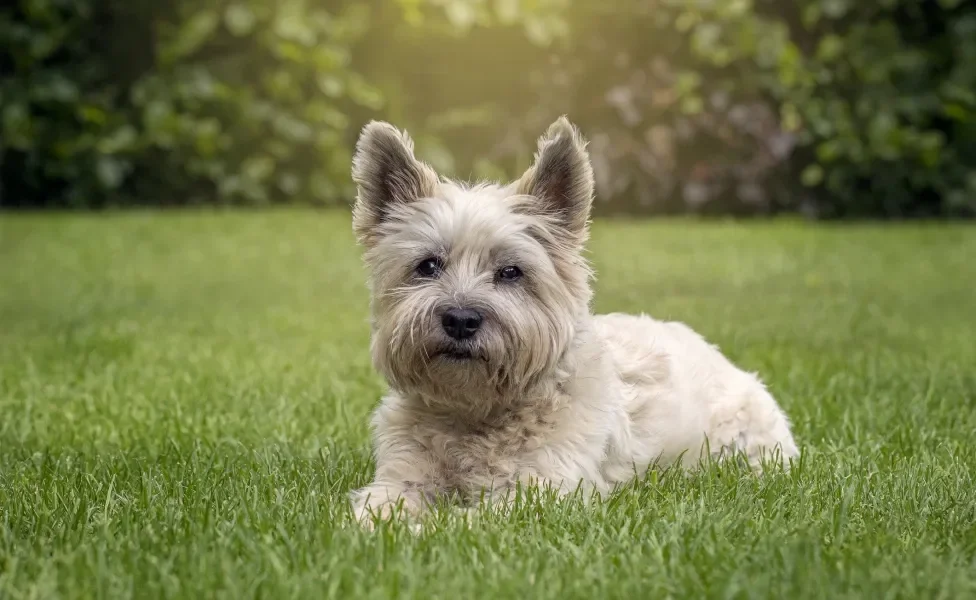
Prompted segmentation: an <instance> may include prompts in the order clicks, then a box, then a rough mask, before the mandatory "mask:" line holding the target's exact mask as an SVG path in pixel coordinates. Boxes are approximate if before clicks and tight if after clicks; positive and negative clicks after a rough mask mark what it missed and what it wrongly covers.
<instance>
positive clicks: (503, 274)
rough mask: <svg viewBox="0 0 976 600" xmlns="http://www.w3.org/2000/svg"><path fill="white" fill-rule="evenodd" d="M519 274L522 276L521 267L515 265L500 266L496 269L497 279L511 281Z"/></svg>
mask: <svg viewBox="0 0 976 600" xmlns="http://www.w3.org/2000/svg"><path fill="white" fill-rule="evenodd" d="M521 276H522V269H520V268H518V267H515V266H509V267H502V268H501V269H499V270H498V278H499V279H504V280H507V281H513V280H515V279H518V278H519V277H521Z"/></svg>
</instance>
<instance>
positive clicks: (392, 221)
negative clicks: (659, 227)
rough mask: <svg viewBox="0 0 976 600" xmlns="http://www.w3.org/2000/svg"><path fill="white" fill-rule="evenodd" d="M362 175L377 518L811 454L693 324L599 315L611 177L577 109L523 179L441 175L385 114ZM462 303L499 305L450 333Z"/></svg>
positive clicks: (357, 506)
mask: <svg viewBox="0 0 976 600" xmlns="http://www.w3.org/2000/svg"><path fill="white" fill-rule="evenodd" d="M353 177H354V179H355V181H356V183H357V185H358V189H359V195H358V199H357V202H356V206H355V209H354V213H353V226H354V230H355V232H356V234H357V236H358V238H359V240H360V242H361V244H362V245H363V246H364V248H365V261H366V264H367V267H368V270H369V273H370V288H371V291H372V296H371V310H372V334H373V335H372V355H373V361H374V364H375V365H376V368H377V369H378V370H379V371H380V372H381V373H382V374H383V376H384V377H385V378H386V379H387V381H388V382H389V385H390V392H389V394H388V395H387V396H386V397H385V398H383V400H382V402H381V404H380V406H379V408H378V409H377V410H376V412H375V414H374V417H373V423H372V425H373V441H374V451H375V456H376V477H375V481H374V482H373V483H372V484H371V485H369V486H367V487H365V488H363V489H361V490H357V491H355V492H353V494H352V502H353V508H354V510H355V513H356V516H357V518H359V519H360V520H362V521H363V522H366V523H369V522H371V521H370V515H372V514H378V515H380V516H381V517H387V516H389V515H390V514H391V513H392V510H393V508H394V506H395V505H397V504H398V503H400V502H402V506H403V508H404V509H405V510H406V511H407V512H408V513H414V514H416V513H419V512H422V511H423V510H425V508H426V507H427V506H428V505H429V503H428V501H429V500H430V499H431V498H433V497H434V496H436V495H443V494H451V495H456V496H459V497H460V498H461V499H463V500H464V501H467V502H469V503H470V502H473V501H476V500H477V499H479V498H481V497H482V496H483V495H486V497H488V498H491V499H501V498H505V497H506V496H507V494H508V492H509V491H510V490H512V488H513V487H514V486H515V485H516V484H517V483H519V482H522V483H535V484H544V485H546V486H551V487H553V488H555V489H557V490H560V491H563V492H568V491H572V490H575V489H577V488H578V487H580V486H581V487H582V488H583V489H584V490H588V491H592V492H601V493H602V492H606V491H609V490H611V489H612V488H613V487H614V486H616V485H617V484H620V483H623V482H626V481H628V480H630V479H632V478H633V477H634V476H635V474H638V475H639V474H641V473H643V472H644V471H645V470H646V469H647V468H649V467H651V466H654V465H665V464H670V463H674V462H676V461H678V462H680V463H681V464H686V465H688V466H693V465H694V464H696V463H698V461H699V460H700V459H701V458H702V457H703V456H704V453H705V452H710V453H711V454H713V455H717V456H720V457H721V456H726V455H728V453H729V452H735V453H739V454H743V455H744V456H745V457H746V458H747V460H748V461H749V462H750V464H751V465H752V466H753V467H754V468H757V469H758V468H759V466H760V464H761V463H762V462H764V461H765V460H768V459H774V460H776V461H777V462H779V463H780V464H783V463H784V462H787V461H786V459H789V458H791V457H795V456H796V455H797V454H798V451H797V447H796V445H795V444H794V441H793V438H792V436H791V434H790V427H789V422H788V420H787V418H786V416H785V415H784V414H783V412H782V411H781V410H780V408H779V406H778V405H777V404H776V401H775V400H774V399H773V397H772V396H770V394H769V393H768V392H767V391H766V389H765V387H764V386H763V384H762V383H761V382H760V381H759V380H758V379H757V378H756V377H755V376H754V375H752V374H749V373H746V372H743V371H741V370H739V369H738V368H736V367H735V366H734V365H733V364H732V363H730V362H729V361H728V360H727V359H726V358H725V357H724V356H723V355H722V354H721V353H720V352H719V351H718V350H717V349H716V348H715V347H714V346H711V345H709V344H708V343H707V342H706V341H705V340H704V339H702V338H701V337H700V336H699V335H697V334H696V333H694V332H693V331H692V330H691V329H689V328H688V327H686V326H684V325H682V324H680V323H668V322H660V321H656V320H654V319H652V318H650V317H647V316H630V315H623V314H611V315H604V316H594V315H592V314H591V313H590V311H589V305H590V298H591V291H590V285H589V282H590V275H591V273H590V270H589V268H588V266H587V264H586V262H585V261H584V259H583V258H582V255H581V251H582V249H583V245H584V243H585V241H586V239H587V233H588V221H589V214H590V206H591V204H592V199H593V174H592V171H591V168H590V161H589V157H588V155H587V153H586V144H585V142H584V141H583V139H582V138H581V136H580V134H579V132H578V131H577V130H576V128H575V127H574V126H573V125H571V124H570V123H569V121H567V120H566V119H565V118H561V119H559V120H558V121H556V122H555V123H554V124H553V125H552V126H551V127H550V128H549V130H548V131H547V132H546V134H545V135H543V136H542V138H541V139H540V140H539V148H538V153H537V154H536V159H535V164H534V166H533V167H532V168H530V169H529V170H528V171H527V172H526V173H525V175H523V176H522V178H520V179H519V180H518V181H516V182H514V183H511V184H509V185H504V186H502V185H478V186H465V185H462V184H458V183H454V182H451V181H447V180H441V179H439V178H438V177H437V175H436V174H435V173H434V171H433V169H431V168H430V167H429V166H427V165H425V164H423V163H421V162H420V161H418V160H417V159H416V158H415V157H414V154H413V144H412V142H411V141H410V138H409V137H408V136H407V135H406V134H404V133H401V132H400V131H398V130H397V129H395V128H394V127H392V126H391V125H389V124H386V123H377V122H373V123H370V124H369V125H367V126H366V127H365V129H364V130H363V132H362V136H361V137H360V140H359V144H358V146H357V151H356V156H355V160H354V164H353ZM435 267H436V268H435ZM506 267H517V268H518V271H513V270H512V269H508V270H507V271H506V270H505V268H506ZM506 273H507V274H508V275H512V274H513V273H516V274H518V276H516V277H510V276H509V277H506V276H505V274H506ZM451 308H464V309H472V310H474V311H477V313H478V314H480V315H481V317H482V323H481V326H480V328H478V330H477V332H476V333H475V334H474V335H473V336H471V337H469V338H465V339H460V340H458V339H454V338H453V337H451V336H449V335H448V334H447V333H446V332H445V328H444V327H443V326H442V317H443V313H444V311H446V310H448V309H451ZM787 464H788V462H787Z"/></svg>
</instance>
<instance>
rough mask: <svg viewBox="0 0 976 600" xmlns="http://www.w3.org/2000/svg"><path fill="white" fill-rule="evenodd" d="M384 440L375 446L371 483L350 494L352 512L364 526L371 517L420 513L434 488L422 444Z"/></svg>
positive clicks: (383, 517)
mask: <svg viewBox="0 0 976 600" xmlns="http://www.w3.org/2000/svg"><path fill="white" fill-rule="evenodd" d="M384 441H385V442H386V443H383V444H380V445H379V447H378V448H377V456H376V476H375V478H374V480H373V483H371V484H370V485H368V486H366V487H364V488H362V489H359V490H356V491H354V492H352V494H351V495H350V500H351V501H352V508H353V513H354V516H355V517H356V519H357V520H358V521H359V522H360V523H361V524H363V525H364V526H365V527H371V526H372V525H373V522H374V519H375V518H379V519H382V520H387V519H390V518H391V517H393V516H395V515H397V514H400V515H401V516H405V517H407V518H410V517H417V516H420V515H421V514H422V513H423V512H424V511H425V510H427V509H428V508H429V507H430V503H431V500H432V498H433V496H434V492H435V489H436V488H435V486H434V473H433V472H432V467H431V464H432V462H433V461H431V460H430V457H429V456H427V454H426V452H425V451H424V450H423V448H421V447H420V446H418V445H416V444H414V443H412V442H411V441H410V440H393V439H390V438H387V439H385V440H384Z"/></svg>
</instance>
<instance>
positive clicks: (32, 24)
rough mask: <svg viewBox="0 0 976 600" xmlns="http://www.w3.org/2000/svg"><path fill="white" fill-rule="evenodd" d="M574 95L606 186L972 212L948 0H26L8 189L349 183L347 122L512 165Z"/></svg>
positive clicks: (289, 189) (8, 67)
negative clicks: (397, 130)
mask: <svg viewBox="0 0 976 600" xmlns="http://www.w3.org/2000/svg"><path fill="white" fill-rule="evenodd" d="M563 113H566V114H569V116H570V117H571V118H572V119H573V120H575V121H576V122H578V123H579V124H580V125H581V126H582V127H583V128H584V130H585V131H586V133H587V135H588V137H589V138H590V139H591V146H590V148H591V152H592V156H593V160H594V166H595V170H596V175H597V180H598V186H599V190H598V191H599V195H600V199H601V204H600V208H601V209H602V210H604V211H605V212H617V211H627V212H633V211H696V212H712V213H723V214H726V213H735V214H750V213H774V212H780V211H801V212H803V213H805V214H809V215H813V216H818V217H851V216H886V217H906V216H935V215H940V216H961V215H973V214H974V213H976V6H974V3H971V2H970V3H966V2H962V1H961V0H878V1H877V2H870V3H868V2H858V1H855V0H798V1H797V2H792V3H785V2H779V1H776V0H619V1H617V2H613V3H610V2H604V1H602V0H582V1H578V2H570V1H569V0H395V1H390V0H368V1H354V0H346V1H341V0H340V1H335V0H317V1H312V0H279V1H276V2H272V1H270V0H196V1H190V0H157V1H155V2H150V1H148V0H128V1H127V0H17V1H16V3H15V4H13V5H11V6H9V7H6V8H3V9H0V161H2V163H0V175H2V190H0V192H2V194H3V196H2V198H0V202H2V204H3V205H5V206H18V205H19V206H86V207H87V206H94V207H97V206H104V205H107V204H153V205H157V204H193V203H231V204H262V203H269V202H285V201H305V202H314V203H319V204H333V203H342V202H348V200H349V199H350V198H351V197H352V188H351V182H350V181H349V160H350V152H351V148H352V146H353V143H354V141H355V137H356V135H357V133H358V129H359V127H360V126H361V125H362V124H363V123H364V122H365V121H366V120H368V119H371V118H385V119H389V120H392V121H394V122H395V123H397V124H398V125H401V126H404V127H407V128H408V129H409V130H410V131H411V133H412V134H413V135H414V137H415V138H416V140H417V145H418V151H419V152H420V153H421V154H422V155H423V157H424V158H425V159H427V160H429V161H430V162H432V163H433V164H434V165H435V166H436V167H438V168H439V169H441V170H442V171H444V172H445V173H447V174H450V175H454V176H460V177H463V178H482V177H487V178H500V177H512V176H515V175H516V174H517V172H518V171H519V170H520V169H522V168H524V167H525V166H526V165H527V164H528V162H529V160H530V157H531V152H532V150H533V149H534V143H533V142H534V138H535V137H536V136H537V135H538V134H539V133H540V132H541V131H542V130H543V129H544V127H545V126H546V125H547V124H548V123H549V122H551V121H552V120H553V119H554V118H555V116H557V115H558V114H563Z"/></svg>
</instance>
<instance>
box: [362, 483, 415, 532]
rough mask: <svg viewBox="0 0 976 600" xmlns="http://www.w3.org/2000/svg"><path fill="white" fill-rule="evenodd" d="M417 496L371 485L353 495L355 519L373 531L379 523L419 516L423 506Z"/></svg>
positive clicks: (400, 490) (383, 486)
mask: <svg viewBox="0 0 976 600" xmlns="http://www.w3.org/2000/svg"><path fill="white" fill-rule="evenodd" d="M416 496H417V495H416V494H414V493H412V492H410V491H408V490H402V489H399V488H395V487H391V486H385V485H370V486H367V487H365V488H362V489H360V490H356V491H355V492H353V493H352V494H351V501H352V511H353V517H354V518H355V519H356V521H357V522H358V523H359V524H360V525H361V526H363V527H364V528H365V529H367V530H369V531H372V530H373V529H374V528H375V527H376V524H377V523H378V522H379V521H391V520H395V519H399V518H402V517H411V516H417V515H419V514H420V512H421V510H422V508H423V506H422V504H421V503H420V502H419V498H418V497H416Z"/></svg>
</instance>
